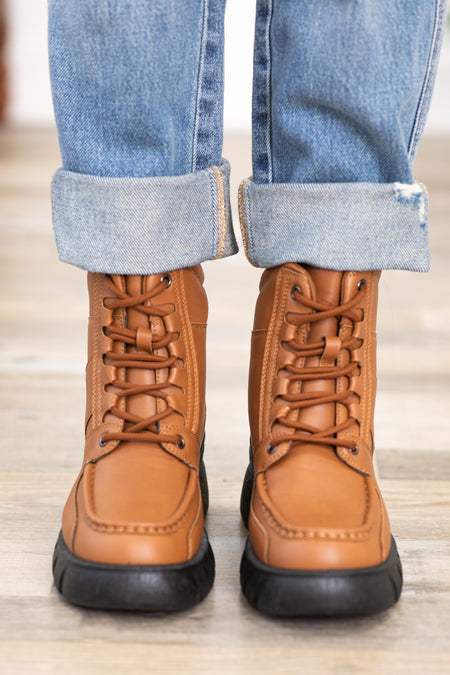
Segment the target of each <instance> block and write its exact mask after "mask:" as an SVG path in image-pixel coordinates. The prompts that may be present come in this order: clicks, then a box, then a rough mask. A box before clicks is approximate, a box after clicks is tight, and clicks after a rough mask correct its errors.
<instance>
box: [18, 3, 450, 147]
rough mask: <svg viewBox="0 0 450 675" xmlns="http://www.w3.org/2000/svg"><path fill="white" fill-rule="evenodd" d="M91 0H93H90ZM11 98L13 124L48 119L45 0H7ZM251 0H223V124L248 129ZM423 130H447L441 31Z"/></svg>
mask: <svg viewBox="0 0 450 675" xmlns="http://www.w3.org/2000/svg"><path fill="white" fill-rule="evenodd" d="M93 1H94V2H95V0H93ZM7 5H8V23H9V42H8V50H9V67H10V103H9V115H8V116H9V120H10V122H11V123H12V124H14V125H16V126H27V127H30V126H49V125H51V124H53V113H52V104H51V94H50V86H49V81H48V67H47V0H8V2H7ZM254 14H255V0H228V5H227V14H226V38H227V39H226V60H225V77H226V82H225V127H226V129H227V130H228V131H248V130H249V129H250V115H251V112H250V111H251V107H250V103H251V77H252V51H253V45H252V40H253V24H254ZM426 133H427V134H433V135H435V134H444V135H450V37H449V31H447V32H446V37H445V42H444V48H443V52H442V58H441V62H440V66H439V71H438V78H437V83H436V89H435V94H434V100H433V104H432V108H431V111H430V115H429V118H428V124H427V129H426Z"/></svg>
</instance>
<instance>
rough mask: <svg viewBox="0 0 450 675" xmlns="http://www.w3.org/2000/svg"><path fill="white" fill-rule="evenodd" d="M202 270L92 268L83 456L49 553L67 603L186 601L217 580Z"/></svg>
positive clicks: (146, 605)
mask: <svg viewBox="0 0 450 675" xmlns="http://www.w3.org/2000/svg"><path fill="white" fill-rule="evenodd" d="M203 278H204V276H203V271H202V269H201V267H200V266H199V267H195V268H189V269H183V270H177V271H175V272H170V274H154V275H149V276H116V275H111V276H108V275H104V274H92V273H89V274H88V287H89V297H90V319H89V334H88V364H87V369H86V383H87V405H86V426H85V428H86V445H85V454H84V461H83V465H82V468H81V471H80V474H79V476H78V478H77V480H76V482H75V485H74V487H73V489H72V491H71V493H70V495H69V498H68V500H67V503H66V506H65V508H64V513H63V523H62V531H61V534H60V536H59V539H58V541H57V544H56V548H55V554H54V560H53V569H54V577H55V582H56V586H57V588H58V589H59V591H60V592H61V593H62V594H63V596H64V597H65V598H66V599H67V600H68V601H69V602H72V603H74V604H77V605H83V606H85V607H97V608H104V609H122V610H145V611H170V610H181V609H186V608H187V607H190V606H192V605H194V604H195V603H197V602H199V601H200V600H202V599H203V598H204V597H205V596H206V595H207V593H208V592H209V590H210V589H211V586H212V584H213V580H214V557H213V553H212V550H211V547H210V545H209V543H208V538H207V535H206V532H205V530H204V526H203V517H204V514H205V513H206V510H207V502H208V491H207V484H206V476H205V470H204V465H203V461H202V452H203V442H204V439H203V437H204V426H205V337H206V319H207V311H208V310H207V300H206V294H205V291H204V289H203Z"/></svg>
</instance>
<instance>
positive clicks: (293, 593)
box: [240, 461, 403, 617]
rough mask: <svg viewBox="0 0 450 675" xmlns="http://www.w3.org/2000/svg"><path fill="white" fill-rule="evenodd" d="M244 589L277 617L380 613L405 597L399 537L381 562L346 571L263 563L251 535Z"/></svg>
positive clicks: (246, 494) (244, 501)
mask: <svg viewBox="0 0 450 675" xmlns="http://www.w3.org/2000/svg"><path fill="white" fill-rule="evenodd" d="M253 480H254V470H253V463H252V461H250V464H249V466H248V468H247V472H246V474H245V478H244V484H243V486H242V494H241V515H242V519H243V521H244V524H245V525H246V526H248V517H249V513H250V501H251V495H252V488H253ZM240 576H241V588H242V591H243V593H244V595H245V597H246V598H247V600H248V601H249V603H250V604H251V605H252V607H254V608H255V609H257V610H258V611H260V612H263V613H264V614H269V615H271V616H286V617H289V616H290V617H307V616H308V617H313V616H315V617H319V616H362V615H368V614H376V613H377V612H381V611H383V610H385V609H388V608H389V607H391V606H392V605H394V604H395V603H396V602H397V600H398V599H399V597H400V593H401V590H402V584H403V577H402V566H401V562H400V558H399V555H398V552H397V546H396V544H395V540H394V538H393V537H391V549H390V552H389V555H388V557H387V559H386V560H385V561H384V562H383V563H381V564H380V565H375V566H373V567H363V568H356V569H346V570H323V571H322V570H319V571H316V570H311V571H310V570H288V569H283V568H280V567H272V566H270V565H266V564H265V563H263V562H262V561H261V560H260V559H259V558H258V557H257V556H256V554H255V552H254V551H253V548H252V545H251V543H250V540H249V539H247V543H246V546H245V550H244V553H243V556H242V561H241V570H240Z"/></svg>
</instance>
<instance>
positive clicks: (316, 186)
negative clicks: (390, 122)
mask: <svg viewBox="0 0 450 675" xmlns="http://www.w3.org/2000/svg"><path fill="white" fill-rule="evenodd" d="M427 211H428V198H427V191H426V188H425V186H423V185H422V184H421V183H418V182H415V183H413V184H411V185H409V184H403V183H389V184H380V183H308V184H293V183H289V184H288V183H270V184H267V183H264V184H263V183H258V184H257V183H253V182H252V181H251V180H248V181H244V182H243V183H242V184H241V186H240V188H239V219H240V223H241V230H242V238H243V242H244V248H245V252H246V255H247V257H248V259H249V260H250V262H251V263H252V264H253V265H255V266H257V267H274V266H275V265H279V264H282V263H286V262H300V263H307V264H309V265H314V266H316V267H324V268H328V269H336V270H355V271H358V270H361V271H362V270H378V269H405V270H415V271H420V272H424V271H427V270H428V268H429V248H428V227H427Z"/></svg>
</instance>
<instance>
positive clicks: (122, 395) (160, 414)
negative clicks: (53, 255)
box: [100, 274, 185, 448]
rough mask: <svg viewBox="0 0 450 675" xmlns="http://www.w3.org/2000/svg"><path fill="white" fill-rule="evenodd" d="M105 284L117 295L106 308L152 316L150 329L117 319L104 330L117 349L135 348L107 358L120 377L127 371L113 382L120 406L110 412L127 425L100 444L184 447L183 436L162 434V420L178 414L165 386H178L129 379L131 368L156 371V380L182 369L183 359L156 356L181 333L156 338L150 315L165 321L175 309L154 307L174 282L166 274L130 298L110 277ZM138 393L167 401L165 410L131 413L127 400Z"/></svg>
mask: <svg viewBox="0 0 450 675" xmlns="http://www.w3.org/2000/svg"><path fill="white" fill-rule="evenodd" d="M105 283H106V286H107V287H108V289H109V291H110V292H111V293H112V294H113V296H115V297H112V298H105V300H104V304H105V307H107V308H108V309H111V310H113V313H114V310H119V309H125V310H126V309H129V308H131V307H132V308H134V309H135V310H137V311H139V312H141V313H142V314H145V315H147V316H148V321H149V328H141V327H139V328H137V329H130V328H127V327H126V326H122V325H120V323H119V322H118V321H117V319H115V320H114V321H113V322H112V323H111V324H110V325H109V326H104V328H103V331H104V333H105V335H106V336H107V337H109V338H110V339H111V340H113V347H114V342H119V343H122V344H123V345H124V346H125V348H126V346H127V345H128V346H131V347H134V348H135V349H133V350H132V351H123V352H117V351H113V350H112V349H111V350H110V351H108V352H106V354H105V355H104V359H105V363H109V364H112V365H114V366H115V368H116V374H117V371H118V369H121V368H123V369H125V377H124V378H123V379H119V378H118V377H115V379H114V380H113V381H112V382H110V385H111V386H113V387H116V388H117V390H118V392H117V399H116V404H115V405H114V406H113V407H112V408H110V412H111V413H112V414H113V415H115V416H116V417H117V418H119V419H121V420H123V421H124V425H123V429H122V431H114V432H109V433H104V434H103V435H102V437H101V439H100V445H101V446H104V445H106V444H107V443H108V442H109V441H145V442H150V443H151V442H153V443H174V444H175V445H177V447H179V448H183V447H184V444H185V441H184V438H183V437H182V436H181V435H179V434H163V433H160V423H161V421H162V420H164V419H165V418H166V417H168V416H169V415H170V414H171V413H172V412H173V411H174V408H173V407H172V406H170V405H169V404H168V393H167V391H166V390H165V387H167V385H168V384H170V386H171V387H175V386H178V385H175V384H174V383H173V382H170V383H168V382H167V381H166V382H157V381H155V382H154V383H153V384H135V383H133V382H127V380H126V369H127V368H143V369H145V370H154V371H155V380H156V371H161V370H162V369H170V368H174V367H178V366H179V359H178V358H177V357H176V356H174V355H167V356H165V355H160V354H157V353H156V352H157V351H158V350H160V349H163V348H167V347H168V346H169V344H170V343H171V342H172V341H173V340H175V339H177V338H178V337H179V334H178V333H177V332H171V331H166V330H165V329H164V333H163V334H162V335H155V334H154V333H153V332H152V329H151V321H150V316H152V317H160V318H161V319H163V317H164V316H166V315H167V314H169V313H170V312H171V309H168V308H167V305H166V306H164V305H161V306H158V305H154V304H153V302H151V301H152V300H153V299H154V298H155V297H156V296H157V295H158V294H159V293H161V292H162V291H163V290H164V289H165V288H168V287H169V286H170V285H171V283H172V279H171V277H170V275H168V274H164V275H163V276H162V277H161V279H160V282H159V284H158V285H157V286H156V287H155V288H152V289H151V290H149V291H146V292H145V293H141V294H140V295H129V294H128V293H126V292H125V291H123V290H122V289H121V288H119V286H118V285H117V284H116V283H115V282H114V281H113V279H112V278H111V277H110V276H107V277H106V278H105ZM162 323H163V321H162ZM143 345H144V346H143ZM136 394H147V395H149V396H152V397H153V398H155V399H156V400H163V401H164V402H165V404H166V405H165V407H164V410H161V411H157V412H155V414H153V415H150V416H149V417H145V418H142V417H139V416H138V415H135V414H133V413H131V412H129V411H127V409H126V407H127V406H126V399H127V397H129V396H135V395H136Z"/></svg>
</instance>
